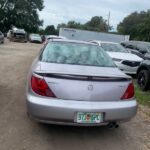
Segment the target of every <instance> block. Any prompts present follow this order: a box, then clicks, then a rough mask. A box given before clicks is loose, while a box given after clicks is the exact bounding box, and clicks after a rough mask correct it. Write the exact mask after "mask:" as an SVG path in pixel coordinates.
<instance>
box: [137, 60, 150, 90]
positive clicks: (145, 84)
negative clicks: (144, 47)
mask: <svg viewBox="0 0 150 150" xmlns="http://www.w3.org/2000/svg"><path fill="white" fill-rule="evenodd" d="M137 83H138V86H139V87H140V89H141V90H143V91H146V90H149V89H150V60H144V61H143V62H142V63H141V64H140V66H139V68H138V70H137Z"/></svg>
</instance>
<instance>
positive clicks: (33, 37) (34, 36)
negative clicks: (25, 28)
mask: <svg viewBox="0 0 150 150" xmlns="http://www.w3.org/2000/svg"><path fill="white" fill-rule="evenodd" d="M29 41H30V42H32V43H42V38H41V36H40V35H39V34H30V35H29Z"/></svg>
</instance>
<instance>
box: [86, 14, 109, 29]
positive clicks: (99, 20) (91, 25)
mask: <svg viewBox="0 0 150 150" xmlns="http://www.w3.org/2000/svg"><path fill="white" fill-rule="evenodd" d="M84 26H85V28H86V29H87V30H92V31H99V32H107V31H108V30H111V28H112V27H110V26H109V27H108V25H107V21H106V20H104V19H103V17H101V16H100V17H99V16H95V17H92V18H91V20H90V21H88V22H87V23H86V24H85V25H84Z"/></svg>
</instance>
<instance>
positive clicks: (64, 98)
mask: <svg viewBox="0 0 150 150" xmlns="http://www.w3.org/2000/svg"><path fill="white" fill-rule="evenodd" d="M26 99H27V112H28V115H29V116H30V117H31V118H33V119H35V120H37V121H39V122H43V123H51V124H61V125H64V124H65V125H77V126H99V125H108V124H109V125H110V126H111V127H113V126H114V127H117V123H119V122H121V121H127V120H128V119H131V118H132V117H133V116H135V114H136V112H137V102H136V100H135V97H134V85H133V82H132V79H131V77H129V76H128V75H126V74H124V73H123V72H122V71H120V70H119V69H118V68H117V66H116V65H115V64H114V62H113V61H112V59H111V58H110V57H109V56H108V54H107V53H106V52H105V51H104V50H103V49H102V48H101V47H99V46H98V45H97V44H92V43H89V42H82V41H72V40H62V39H61V40H60V39H59V40H58V39H57V40H56V39H53V40H49V42H48V43H47V44H46V45H44V46H43V48H42V51H41V52H40V55H38V56H37V58H36V59H35V60H34V62H33V64H32V66H31V69H30V71H29V75H28V81H27V94H26Z"/></svg>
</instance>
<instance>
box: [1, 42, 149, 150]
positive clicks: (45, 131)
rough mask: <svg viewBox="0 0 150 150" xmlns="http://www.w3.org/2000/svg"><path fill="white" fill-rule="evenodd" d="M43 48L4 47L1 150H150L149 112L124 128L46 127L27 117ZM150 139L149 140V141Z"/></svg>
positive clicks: (144, 111) (26, 45) (142, 109)
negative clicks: (30, 82) (30, 79)
mask: <svg viewBox="0 0 150 150" xmlns="http://www.w3.org/2000/svg"><path fill="white" fill-rule="evenodd" d="M40 47H41V45H39V44H30V43H10V42H6V43H5V44H4V45H0V77H1V79H0V150H80V149H82V150H84V149H86V150H150V117H149V114H150V113H148V111H149V108H146V107H140V109H139V112H138V115H137V116H136V117H135V118H134V119H133V120H131V121H130V122H127V123H125V124H122V125H121V126H120V128H118V129H113V130H110V129H108V128H107V127H94V128H84V127H82V128H81V127H66V126H55V125H42V124H39V123H36V122H34V121H31V120H29V119H28V117H27V116H26V105H25V84H26V75H27V72H28V69H29V67H30V65H31V62H32V61H33V59H34V58H35V56H36V55H37V54H38V52H39V50H40ZM148 137H149V138H148Z"/></svg>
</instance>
